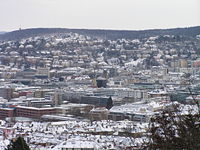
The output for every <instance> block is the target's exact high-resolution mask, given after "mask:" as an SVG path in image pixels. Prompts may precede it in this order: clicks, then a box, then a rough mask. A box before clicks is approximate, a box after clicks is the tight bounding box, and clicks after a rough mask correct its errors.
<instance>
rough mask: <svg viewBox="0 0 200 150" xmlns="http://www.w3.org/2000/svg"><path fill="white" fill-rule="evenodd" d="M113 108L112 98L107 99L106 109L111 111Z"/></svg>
mask: <svg viewBox="0 0 200 150" xmlns="http://www.w3.org/2000/svg"><path fill="white" fill-rule="evenodd" d="M112 107H113V101H112V98H111V97H109V99H108V101H107V107H106V108H107V109H111V108H112Z"/></svg>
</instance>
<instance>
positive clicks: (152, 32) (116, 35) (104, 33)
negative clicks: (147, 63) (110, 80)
mask: <svg viewBox="0 0 200 150" xmlns="http://www.w3.org/2000/svg"><path fill="white" fill-rule="evenodd" d="M70 32H73V33H79V34H83V35H88V36H93V37H101V38H107V39H120V38H127V39H135V38H144V37H150V36H157V35H180V36H196V35H199V34H200V26H195V27H186V28H171V29H148V30H107V29H69V28H29V29H22V30H16V31H12V32H7V33H4V34H0V40H20V39H23V38H29V37H34V36H41V35H47V34H60V33H70Z"/></svg>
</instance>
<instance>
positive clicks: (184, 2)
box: [0, 0, 200, 31]
mask: <svg viewBox="0 0 200 150" xmlns="http://www.w3.org/2000/svg"><path fill="white" fill-rule="evenodd" d="M0 18H1V21H0V31H10V30H16V29H18V28H19V27H20V26H21V27H22V29H24V28H36V27H64V28H90V29H97V28H98V29H129V30H138V29H153V28H174V27H189V26H197V25H200V0H0Z"/></svg>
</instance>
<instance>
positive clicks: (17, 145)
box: [5, 137, 30, 150]
mask: <svg viewBox="0 0 200 150" xmlns="http://www.w3.org/2000/svg"><path fill="white" fill-rule="evenodd" d="M5 150H30V148H29V146H28V145H27V143H26V141H25V140H24V138H22V137H18V138H16V139H12V140H11V143H10V144H9V145H8V147H7V148H6V149H5Z"/></svg>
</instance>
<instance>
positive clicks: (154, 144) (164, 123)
mask: <svg viewBox="0 0 200 150" xmlns="http://www.w3.org/2000/svg"><path fill="white" fill-rule="evenodd" d="M149 133H150V134H149V140H150V141H149V142H148V143H147V145H146V147H145V149H147V150H199V149H200V138H199V137H200V113H197V114H195V115H194V114H192V113H189V114H187V115H180V111H179V109H178V106H175V107H173V109H168V110H165V111H163V112H162V113H161V114H160V115H158V116H155V117H154V118H152V119H151V121H150V126H149Z"/></svg>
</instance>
